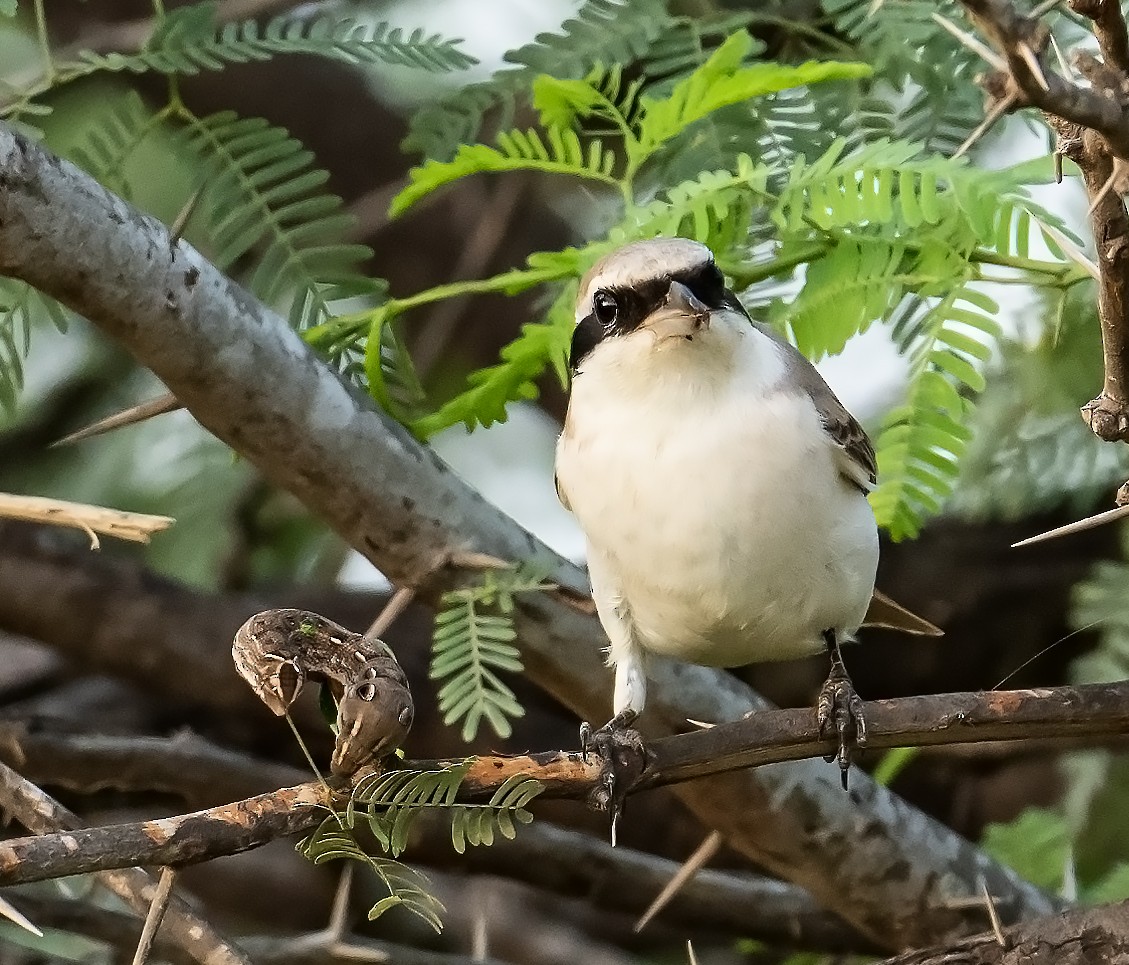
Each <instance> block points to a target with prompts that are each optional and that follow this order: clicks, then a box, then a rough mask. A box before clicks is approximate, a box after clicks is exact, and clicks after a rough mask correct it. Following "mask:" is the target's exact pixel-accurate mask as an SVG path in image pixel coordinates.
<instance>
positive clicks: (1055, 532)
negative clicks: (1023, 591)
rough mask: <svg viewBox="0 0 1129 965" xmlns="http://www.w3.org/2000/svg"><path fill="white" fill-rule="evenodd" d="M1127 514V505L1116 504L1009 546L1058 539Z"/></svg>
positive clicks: (1128, 509) (1013, 546)
mask: <svg viewBox="0 0 1129 965" xmlns="http://www.w3.org/2000/svg"><path fill="white" fill-rule="evenodd" d="M1127 515H1129V506H1116V507H1115V508H1113V509H1107V510H1106V511H1105V512H1104V513H1097V514H1096V515H1094V516H1087V517H1086V518H1085V519H1080V520H1078V521H1077V522H1074V523H1067V524H1066V525H1065V526H1059V527H1057V528H1056V529H1049V530H1047V531H1046V532H1045V533H1039V534H1038V535H1037V536H1028V537H1027V539H1021V540H1020V541H1019V542H1018V543H1012V544H1011V548H1012V549H1013V550H1014V549H1019V548H1020V547H1022V546H1032V545H1033V544H1035V543H1043V542H1046V541H1047V540H1051V539H1058V538H1059V537H1060V536H1070V535H1071V534H1073V533H1082V532H1085V531H1086V530H1088V529H1097V527H1099V526H1104V525H1105V524H1106V523H1112V522H1115V521H1116V520H1119V519H1122V518H1123V517H1125V516H1127Z"/></svg>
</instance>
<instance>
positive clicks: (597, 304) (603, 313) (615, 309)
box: [592, 289, 619, 325]
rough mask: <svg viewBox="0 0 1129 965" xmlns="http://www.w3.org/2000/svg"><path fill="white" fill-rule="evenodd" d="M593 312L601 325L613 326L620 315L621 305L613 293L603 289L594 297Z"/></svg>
mask: <svg viewBox="0 0 1129 965" xmlns="http://www.w3.org/2000/svg"><path fill="white" fill-rule="evenodd" d="M592 311H593V312H595V313H596V318H597V320H599V322H600V324H601V325H612V324H614V323H615V320H616V316H617V315H618V314H619V303H618V302H617V301H616V300H615V296H614V295H613V294H612V293H611V292H608V291H604V290H603V289H601V290H600V291H598V292H596V294H595V295H593V296H592Z"/></svg>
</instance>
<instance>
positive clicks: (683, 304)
mask: <svg viewBox="0 0 1129 965" xmlns="http://www.w3.org/2000/svg"><path fill="white" fill-rule="evenodd" d="M643 327H644V328H646V329H647V330H648V331H650V332H653V333H654V336H655V341H657V342H665V341H666V340H667V339H668V338H685V339H692V338H693V337H694V336H695V335H696V334H698V333H699V332H704V331H705V330H706V329H708V328H709V327H710V310H709V308H708V307H706V306H705V305H704V304H703V303H702V302H701V301H699V300H698V298H697V297H695V295H694V293H693V292H692V291H690V289H689V288H687V287H686V286H685V285H683V284H682V283H681V282H677V281H672V282H671V283H670V289H669V290H668V291H667V293H666V300H665V301H664V302H663V305H662V307H661V308H659V309H658V310H657V311H655V312H654V313H652V314H651V315H650V317H649V318H648V319H647V320H646V321H645V322H644V323H643Z"/></svg>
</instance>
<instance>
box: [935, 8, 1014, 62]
mask: <svg viewBox="0 0 1129 965" xmlns="http://www.w3.org/2000/svg"><path fill="white" fill-rule="evenodd" d="M930 16H932V17H933V19H934V20H935V21H936V22H937V23H938V24H940V25H941V26H942V27H944V28H945V29H946V30H947V31H948V32H949V33H951V34H952V35H953V36H954V37H956V39H957V40H959V41H960V42H961V43H962V44H964V46H966V47H967V48H968V49H969V50H971V51H972V52H973V53H976V54H979V55H980V56H981V57H982V58H984V60H986V61H987V62H988V63H989V64H991V65H992V66H993V67H995V68H996V70H1000V71H1006V70H1007V61H1006V60H1004V59H1003V57H1001V56H1000V55H999V54H997V53H996V52H995V51H994V50H993V49H992V48H991V47H989V46H988V45H987V44H985V43H984V42H983V41H982V40H979V39H977V38H976V37H974V36H972V34H970V33H968V32H966V31H964V30H961V29H960V27H958V26H957V25H956V24H955V23H953V22H952V21H951V20H949V19H948V17H942V16H941V15H940V14H939V13H933V14H931V15H930Z"/></svg>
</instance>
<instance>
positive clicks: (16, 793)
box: [0, 764, 250, 965]
mask: <svg viewBox="0 0 1129 965" xmlns="http://www.w3.org/2000/svg"><path fill="white" fill-rule="evenodd" d="M0 809H3V810H5V811H7V812H8V813H9V814H11V815H12V816H14V817H15V818H16V819H17V820H18V821H19V822H20V823H21V824H22V825H24V827H26V828H27V829H28V830H29V831H35V832H36V833H38V834H43V835H51V836H54V835H53V832H58V831H59V830H60V829H63V830H67V829H77V828H78V827H79V824H80V822H79V819H78V817H77V816H76V815H74V814H72V813H71V812H70V811H68V810H67V809H66V808H64V807H63V806H62V805H61V804H59V803H58V802H56V801H54V800H52V799H51V798H50V797H48V796H47V795H46V794H44V793H43V792H42V791H41V790H39V788H37V787H35V785H33V784H31V783H29V782H28V781H25V780H24V779H23V778H22V777H20V775H19V774H17V773H16V772H15V771H13V770H12V769H11V768H10V767H8V766H7V765H5V764H0ZM63 837H64V839H65V838H66V835H64V836H63ZM98 881H99V882H100V883H101V884H103V885H104V886H105V887H106V888H108V889H109V890H110V891H112V892H113V893H114V894H116V895H117V896H118V897H119V898H121V899H123V900H124V901H125V903H126V904H127V905H129V907H130V908H132V909H133V910H134V911H135V912H137V913H138V914H139V915H141V916H142V917H143V918H144V917H145V915H146V914H147V913H148V911H149V905H150V903H151V902H152V900H153V896H154V895H155V894H156V890H157V882H156V881H155V880H154V879H153V878H152V876H150V875H149V874H147V873H146V872H144V871H142V870H141V869H140V868H122V869H119V870H112V871H103V872H99V874H98ZM161 934H162V936H163V937H164V938H165V939H166V940H167V941H169V942H170V943H172V944H174V945H176V946H177V947H178V948H180V949H181V950H182V951H183V952H184V953H185V954H186V955H189V956H191V957H192V958H193V959H195V960H196V961H197V962H199V963H200V965H250V961H249V959H248V958H247V957H246V956H245V955H244V954H243V953H242V952H241V951H240V950H239V949H238V948H237V947H236V946H235V945H233V944H232V943H231V942H230V941H228V940H227V939H225V938H224V937H223V936H222V935H220V934H219V932H217V931H216V930H215V928H213V927H212V925H211V924H210V923H208V922H207V921H205V920H204V919H203V918H201V917H200V916H199V915H197V914H196V912H195V911H193V910H192V909H191V908H190V907H189V906H188V904H187V903H186V902H185V901H184V900H183V899H180V898H177V897H173V899H172V900H171V901H170V903H169V908H168V910H167V911H166V913H165V920H164V929H163V931H162V933H161Z"/></svg>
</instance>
